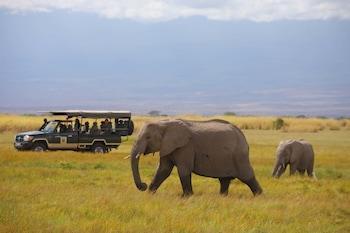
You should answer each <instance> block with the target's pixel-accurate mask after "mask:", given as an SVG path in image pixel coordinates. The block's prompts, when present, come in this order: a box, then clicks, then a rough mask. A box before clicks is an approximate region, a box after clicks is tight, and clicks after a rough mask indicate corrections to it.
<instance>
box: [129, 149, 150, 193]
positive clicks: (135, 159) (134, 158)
mask: <svg viewBox="0 0 350 233" xmlns="http://www.w3.org/2000/svg"><path fill="white" fill-rule="evenodd" d="M141 153H143V151H142V150H140V148H139V143H136V144H135V145H134V146H133V148H132V150H131V169H132V175H133V177H134V182H135V185H136V187H137V188H138V189H139V190H141V191H145V190H146V189H147V184H146V183H143V182H142V181H141V177H140V172H139V161H140V157H139V155H140V154H141Z"/></svg>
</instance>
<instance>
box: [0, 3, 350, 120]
mask: <svg viewBox="0 0 350 233" xmlns="http://www.w3.org/2000/svg"><path fill="white" fill-rule="evenodd" d="M349 41H350V1H340V0H333V1H320V0H295V1H271V0H268V1H243V0H233V1H230V0H223V1H209V0H197V1H185V0H168V1H156V0H151V1H136V0H129V1H112V0H86V1H84V0H70V1H68V0H56V1H49V0H46V1H42V0H31V1H26V0H0V81H1V84H0V85H1V86H0V111H16V110H18V111H33V110H47V109H57V108H59V109H62V108H64V109H66V108H91V109H106V108H107V109H125V110H132V111H135V112H138V113H145V112H148V111H150V110H153V109H157V110H161V111H162V112H164V113H170V114H173V113H188V112H191V113H206V114H213V113H222V112H225V111H234V112H237V113H241V114H281V115H284V114H295V115H296V114H306V115H329V116H339V115H350V91H349V89H350V42H349Z"/></svg>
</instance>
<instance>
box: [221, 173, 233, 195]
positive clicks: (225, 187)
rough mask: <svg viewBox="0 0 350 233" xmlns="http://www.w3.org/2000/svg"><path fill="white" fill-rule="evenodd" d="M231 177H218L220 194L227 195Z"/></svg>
mask: <svg viewBox="0 0 350 233" xmlns="http://www.w3.org/2000/svg"><path fill="white" fill-rule="evenodd" d="M231 179H232V178H231V177H223V178H219V181H220V194H221V195H224V196H227V194H228V188H229V186H230V183H231Z"/></svg>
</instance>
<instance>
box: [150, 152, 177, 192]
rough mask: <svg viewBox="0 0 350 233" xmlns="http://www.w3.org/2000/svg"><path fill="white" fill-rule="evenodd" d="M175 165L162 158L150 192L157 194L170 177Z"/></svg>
mask: <svg viewBox="0 0 350 233" xmlns="http://www.w3.org/2000/svg"><path fill="white" fill-rule="evenodd" d="M173 167H174V164H173V163H172V162H171V161H170V160H169V159H168V158H166V157H165V158H161V159H160V163H159V166H158V169H157V172H156V174H155V175H154V177H153V180H152V182H151V184H150V186H149V191H151V192H156V191H157V189H158V188H159V186H160V185H161V184H162V183H163V181H164V180H165V179H166V178H168V177H169V175H170V173H171V171H172V170H173Z"/></svg>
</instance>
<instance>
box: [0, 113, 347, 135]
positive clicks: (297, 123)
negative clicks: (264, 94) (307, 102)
mask: <svg viewBox="0 0 350 233" xmlns="http://www.w3.org/2000/svg"><path fill="white" fill-rule="evenodd" d="M44 117H46V118H48V119H54V118H53V117H50V116H19V115H6V114H0V132H6V131H17V132H18V131H28V130H33V129H38V128H39V127H40V126H41V124H42V123H43V122H42V121H43V118H44ZM176 118H181V119H188V120H208V119H215V118H217V119H224V120H227V121H229V122H231V123H233V124H235V125H237V126H238V127H240V128H241V129H259V130H273V129H274V124H273V123H274V121H275V120H276V118H277V117H273V116H261V117H260V116H221V115H218V116H210V117H205V116H198V115H178V116H171V117H149V116H133V118H132V119H133V121H134V123H135V129H136V131H138V130H139V129H140V127H141V126H142V124H143V123H144V122H147V121H153V120H160V119H176ZM61 119H63V118H61ZM283 120H284V122H285V125H284V126H283V127H282V129H281V130H282V131H284V132H318V131H322V130H350V120H349V119H342V120H336V119H321V118H293V117H285V118H283Z"/></svg>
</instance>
